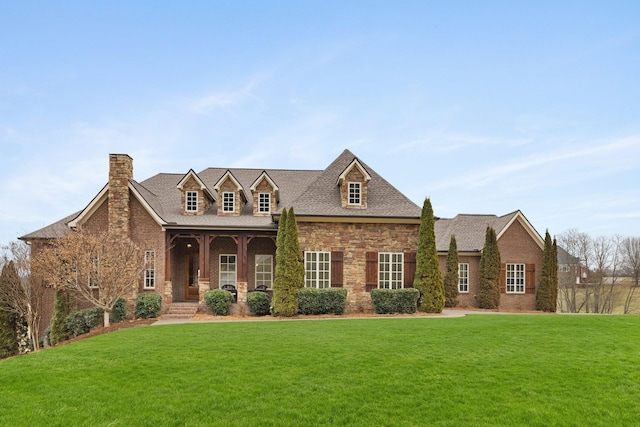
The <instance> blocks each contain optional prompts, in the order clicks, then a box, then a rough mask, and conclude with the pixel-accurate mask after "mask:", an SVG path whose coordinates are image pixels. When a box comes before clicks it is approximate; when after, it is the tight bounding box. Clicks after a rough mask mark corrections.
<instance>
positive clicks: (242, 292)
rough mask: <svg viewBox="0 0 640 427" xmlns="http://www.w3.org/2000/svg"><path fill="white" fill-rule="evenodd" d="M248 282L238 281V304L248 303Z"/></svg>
mask: <svg viewBox="0 0 640 427" xmlns="http://www.w3.org/2000/svg"><path fill="white" fill-rule="evenodd" d="M247 287H248V285H247V282H238V304H246V303H247Z"/></svg>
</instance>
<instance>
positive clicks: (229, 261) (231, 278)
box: [220, 255, 236, 287]
mask: <svg viewBox="0 0 640 427" xmlns="http://www.w3.org/2000/svg"><path fill="white" fill-rule="evenodd" d="M224 285H233V286H235V285H236V256H235V255H220V287H222V286H224Z"/></svg>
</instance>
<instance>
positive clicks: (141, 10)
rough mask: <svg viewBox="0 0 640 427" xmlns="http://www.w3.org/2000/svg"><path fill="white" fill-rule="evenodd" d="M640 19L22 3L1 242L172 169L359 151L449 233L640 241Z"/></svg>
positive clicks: (321, 158) (6, 49) (291, 165)
mask: <svg viewBox="0 0 640 427" xmlns="http://www.w3.org/2000/svg"><path fill="white" fill-rule="evenodd" d="M639 76H640V2H637V1H600V2H598V1H548V2H547V1H535V2H518V1H468V2H464V1H447V2H435V1H417V2H412V1H403V2H397V1H388V2H384V1H371V2H357V1H353V2H345V1H318V2H313V1H291V2H289V1H274V2H267V1H258V2H252V1H238V2H231V1H228V2H219V1H202V2H193V1H192V2H167V1H153V2H152V1H146V2H145V1H136V2H129V1H112V2H86V1H77V2H68V1H59V2H44V1H43V2H32V1H24V2H8V3H6V4H4V5H3V6H2V12H1V13H0V146H1V148H2V154H1V159H0V244H2V243H7V242H9V241H10V240H12V239H15V238H16V237H18V236H20V235H23V234H26V233H28V232H31V231H34V230H36V229H38V228H41V227H43V226H45V225H48V224H50V223H52V222H54V221H56V220H58V219H60V218H62V217H64V216H66V215H68V214H70V213H72V212H75V211H77V210H80V209H82V208H83V207H85V206H86V205H87V204H88V203H89V201H90V200H91V199H92V197H93V196H94V195H95V194H96V193H97V192H98V191H99V190H100V189H101V188H102V186H103V185H104V184H105V183H106V179H107V169H108V154H109V153H127V154H129V155H131V156H132V157H133V159H134V175H135V178H136V179H137V180H138V181H142V180H144V179H146V178H148V177H150V176H152V175H155V174H156V173H158V172H174V173H186V172H187V171H188V170H189V169H190V168H193V169H194V170H196V171H200V170H202V169H205V168H206V167H209V166H215V167H255V168H285V169H324V168H325V167H326V166H327V165H328V164H329V163H330V162H331V161H333V160H334V159H335V158H336V157H337V156H338V155H339V154H340V153H341V152H342V151H343V150H344V149H345V148H348V149H350V150H351V151H353V152H354V153H355V154H356V155H357V156H358V157H360V158H361V159H362V160H363V161H364V162H365V163H367V164H368V165H369V166H370V167H371V168H373V169H375V170H376V171H377V172H378V173H379V174H381V175H382V176H383V177H385V178H386V179H387V180H388V181H389V182H390V183H391V184H393V185H394V186H395V187H397V188H398V189H399V190H401V191H402V192H403V193H405V194H406V195H407V196H408V197H409V198H411V199H412V200H413V201H415V202H416V203H417V204H419V205H422V201H423V200H424V198H425V197H430V198H431V201H432V203H433V207H434V211H435V214H436V215H437V216H440V217H453V216H455V215H456V214H458V213H482V214H486V213H493V214H498V215H503V214H506V213H509V212H512V211H514V210H516V209H520V210H522V211H523V212H524V214H525V216H526V217H527V218H528V219H529V220H530V221H531V223H532V224H533V226H534V227H535V228H536V229H537V230H538V231H539V232H540V233H542V234H543V233H544V231H545V229H549V231H550V232H551V233H552V234H558V233H561V232H563V231H566V230H567V229H570V228H577V229H578V230H580V231H585V232H588V233H590V234H592V235H594V236H596V235H613V234H621V235H623V236H631V235H635V236H638V235H640V77H639Z"/></svg>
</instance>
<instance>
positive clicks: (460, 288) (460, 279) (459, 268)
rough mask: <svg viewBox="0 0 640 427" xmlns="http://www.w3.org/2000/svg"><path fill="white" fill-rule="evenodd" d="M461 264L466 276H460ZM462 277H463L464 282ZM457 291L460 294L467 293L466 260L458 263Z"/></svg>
mask: <svg viewBox="0 0 640 427" xmlns="http://www.w3.org/2000/svg"><path fill="white" fill-rule="evenodd" d="M462 266H464V271H465V272H466V276H464V277H463V276H462V274H461V273H462V271H463V269H462ZM462 279H465V280H464V282H463V280H462ZM463 286H464V287H466V288H467V289H466V290H464V291H463V290H462V287H463ZM458 292H459V293H461V294H468V293H469V263H467V262H461V263H458Z"/></svg>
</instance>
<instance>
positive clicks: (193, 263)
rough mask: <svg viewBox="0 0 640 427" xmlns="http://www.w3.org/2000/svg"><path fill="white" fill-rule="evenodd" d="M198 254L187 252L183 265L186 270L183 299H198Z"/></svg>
mask: <svg viewBox="0 0 640 427" xmlns="http://www.w3.org/2000/svg"><path fill="white" fill-rule="evenodd" d="M199 261H200V259H199V255H198V254H187V259H186V263H185V265H186V266H187V271H186V273H187V274H186V275H187V277H186V279H187V280H186V286H185V289H184V299H186V300H196V301H197V300H198V294H199V288H198V271H199V268H200V267H199Z"/></svg>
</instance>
